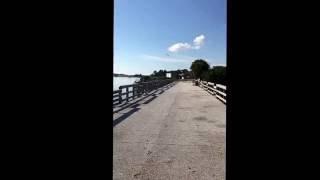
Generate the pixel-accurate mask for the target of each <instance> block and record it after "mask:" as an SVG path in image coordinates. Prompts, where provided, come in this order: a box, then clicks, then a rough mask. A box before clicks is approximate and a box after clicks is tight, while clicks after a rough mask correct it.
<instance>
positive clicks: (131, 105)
mask: <svg viewBox="0 0 320 180" xmlns="http://www.w3.org/2000/svg"><path fill="white" fill-rule="evenodd" d="M175 84H176V83H175V82H173V83H171V84H169V85H167V86H164V87H162V88H159V89H157V90H155V91H154V92H152V93H150V94H148V95H146V96H144V97H143V98H141V99H139V100H137V101H134V102H132V103H126V104H125V106H124V105H122V106H119V107H121V108H120V109H118V110H116V111H114V112H113V113H117V112H120V111H122V110H124V109H126V108H132V110H130V111H129V112H126V113H123V114H122V115H121V116H120V117H118V118H117V119H114V120H113V127H115V126H116V125H117V124H119V123H120V122H122V121H123V120H125V119H126V118H127V117H129V116H131V115H132V114H133V113H135V112H137V111H138V110H139V109H140V108H138V107H139V106H140V105H141V104H139V103H138V102H141V101H142V100H144V99H146V98H148V97H150V96H153V97H151V98H150V99H148V100H147V101H145V102H144V103H142V104H148V103H150V102H151V101H153V100H154V99H156V98H157V97H158V95H160V94H162V93H163V92H164V91H166V90H168V89H170V88H171V87H172V86H174V85H175ZM157 92H159V93H158V94H156V93H157Z"/></svg>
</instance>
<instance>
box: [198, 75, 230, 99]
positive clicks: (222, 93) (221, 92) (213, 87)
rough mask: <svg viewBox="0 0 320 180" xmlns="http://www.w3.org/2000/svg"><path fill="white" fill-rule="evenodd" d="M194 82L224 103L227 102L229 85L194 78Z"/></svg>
mask: <svg viewBox="0 0 320 180" xmlns="http://www.w3.org/2000/svg"><path fill="white" fill-rule="evenodd" d="M194 83H195V84H196V85H198V86H199V87H201V88H202V89H204V90H206V91H208V92H209V93H210V94H212V95H215V96H216V98H217V99H219V100H221V101H222V102H223V103H225V104H226V103H227V86H224V85H222V84H215V83H212V82H206V81H201V80H199V79H198V80H194Z"/></svg>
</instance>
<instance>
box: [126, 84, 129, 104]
mask: <svg viewBox="0 0 320 180" xmlns="http://www.w3.org/2000/svg"><path fill="white" fill-rule="evenodd" d="M126 91H127V92H126V95H127V98H126V99H127V102H128V101H129V87H128V86H127V87H126Z"/></svg>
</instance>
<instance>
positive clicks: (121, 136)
mask: <svg viewBox="0 0 320 180" xmlns="http://www.w3.org/2000/svg"><path fill="white" fill-rule="evenodd" d="M195 84H197V86H196V85H195ZM130 87H131V89H132V90H131V91H130V89H129V88H130ZM146 87H148V88H146ZM124 89H125V90H126V92H125V93H122V92H123V90H124ZM146 89H148V90H147V91H146ZM225 90H226V87H225V86H222V85H216V84H213V83H208V82H203V81H194V82H192V81H162V82H160V83H158V84H157V83H153V85H150V84H149V85H140V86H138V85H131V86H123V87H120V90H119V91H115V92H114V94H115V95H114V97H115V99H116V100H117V103H115V104H116V105H114V108H113V111H114V117H113V179H166V180H167V179H168V180H170V179H216V180H220V179H221V180H222V179H225V137H226V105H225V103H226V101H225V96H226V92H225ZM129 93H131V94H132V96H131V99H130V95H129ZM135 96H136V97H135ZM121 99H124V100H121Z"/></svg>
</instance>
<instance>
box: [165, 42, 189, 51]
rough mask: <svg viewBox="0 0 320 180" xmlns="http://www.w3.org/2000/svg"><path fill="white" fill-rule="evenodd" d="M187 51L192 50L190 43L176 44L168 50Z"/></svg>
mask: <svg viewBox="0 0 320 180" xmlns="http://www.w3.org/2000/svg"><path fill="white" fill-rule="evenodd" d="M187 49H191V45H190V44H188V43H176V44H174V45H172V46H170V47H169V48H168V50H169V51H170V52H178V51H182V50H187Z"/></svg>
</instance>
